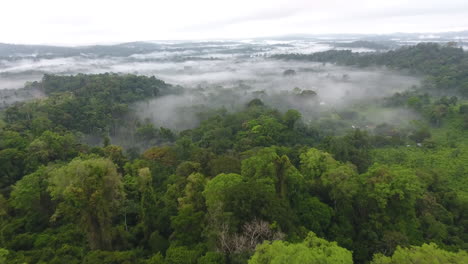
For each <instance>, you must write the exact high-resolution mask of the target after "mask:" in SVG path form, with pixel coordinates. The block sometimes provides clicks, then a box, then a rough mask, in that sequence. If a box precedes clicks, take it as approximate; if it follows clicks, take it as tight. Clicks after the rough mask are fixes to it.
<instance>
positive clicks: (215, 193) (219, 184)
mask: <svg viewBox="0 0 468 264" xmlns="http://www.w3.org/2000/svg"><path fill="white" fill-rule="evenodd" d="M240 182H242V177H241V176H240V175H239V174H235V173H230V174H224V173H223V174H220V175H218V176H216V177H214V178H213V179H211V180H210V181H208V183H207V184H206V187H205V190H204V191H203V195H204V196H205V199H206V206H207V208H208V212H212V213H215V212H217V211H219V210H222V208H223V206H224V205H223V200H224V192H225V190H227V189H229V188H230V187H232V186H235V185H237V184H238V183H240Z"/></svg>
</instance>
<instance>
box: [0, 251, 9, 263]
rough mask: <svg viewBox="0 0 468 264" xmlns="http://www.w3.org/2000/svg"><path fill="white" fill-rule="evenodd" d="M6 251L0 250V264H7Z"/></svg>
mask: <svg viewBox="0 0 468 264" xmlns="http://www.w3.org/2000/svg"><path fill="white" fill-rule="evenodd" d="M7 256H8V250H6V249H4V248H0V264H7V261H6V260H7Z"/></svg>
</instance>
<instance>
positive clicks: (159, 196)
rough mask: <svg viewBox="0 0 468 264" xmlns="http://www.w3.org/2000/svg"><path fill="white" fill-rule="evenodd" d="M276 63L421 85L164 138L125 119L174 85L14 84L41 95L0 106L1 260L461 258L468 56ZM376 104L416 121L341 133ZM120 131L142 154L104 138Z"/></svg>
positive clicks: (443, 51) (213, 115)
mask: <svg viewBox="0 0 468 264" xmlns="http://www.w3.org/2000/svg"><path fill="white" fill-rule="evenodd" d="M272 59H282V60H301V61H311V62H321V63H334V64H338V65H348V66H353V67H388V68H391V69H393V70H398V71H407V72H409V73H411V74H414V75H418V76H422V77H423V78H424V81H423V82H421V84H420V85H419V86H417V87H413V88H412V89H410V90H407V91H404V92H399V93H395V94H394V95H392V96H388V97H385V98H382V99H378V100H377V101H373V102H369V103H364V102H363V103H362V104H361V105H357V106H353V107H352V108H350V109H347V110H340V111H332V112H330V113H323V114H322V115H321V116H318V117H317V118H314V119H312V120H311V121H305V120H306V119H305V118H304V116H303V114H302V113H301V112H300V111H298V110H295V109H290V110H288V111H279V110H277V109H276V108H275V105H268V104H266V103H265V102H264V101H262V100H261V99H260V98H252V100H250V101H249V102H248V103H247V104H246V105H244V106H243V107H242V109H241V110H239V111H227V110H226V109H224V108H220V109H209V110H208V109H207V110H206V111H205V112H203V113H200V117H201V119H202V121H201V122H200V124H199V125H198V126H197V127H195V128H193V129H189V130H183V131H175V130H170V129H168V128H165V127H157V126H155V125H154V124H152V123H151V122H148V121H147V120H138V118H136V117H135V116H134V115H132V111H134V104H135V103H137V102H141V101H145V100H149V99H151V98H157V97H160V96H163V95H167V94H177V93H181V89H183V88H182V87H179V86H173V85H170V84H167V83H165V82H163V81H162V80H159V79H157V78H155V77H146V76H139V75H132V74H125V75H124V74H111V73H106V74H94V75H91V74H90V75H85V74H78V75H73V76H59V75H45V76H44V77H43V78H42V80H41V81H39V82H32V83H28V84H27V87H25V89H36V90H38V91H40V92H41V93H43V94H44V96H43V97H42V98H39V99H35V100H30V101H26V102H21V103H16V104H13V105H11V106H9V107H7V108H5V109H3V110H2V111H1V112H0V118H1V119H0V263H2V264H3V263H12V264H23V263H28V264H35V263H37V264H39V263H41V264H43V263H50V264H56V263H57V264H58V263H68V264H78V263H86V264H88V263H103V264H124V263H125V264H129V263H136V264H139V263H140V264H185V263H186V264H209V263H210V264H211V263H213V264H214V263H226V264H237V263H239V264H240V263H249V264H267V263H330V264H331V263H343V264H348V263H349V264H351V263H373V264H390V263H392V264H393V263H395V264H396V263H399V264H400V263H468V253H467V252H466V251H467V250H468V166H467V164H468V101H467V96H468V70H467V69H468V54H467V53H466V52H464V51H463V50H462V49H461V48H457V47H455V46H454V45H452V44H449V45H439V44H431V43H429V44H418V45H416V46H410V47H403V48H400V49H397V50H392V51H388V52H379V53H363V54H362V53H353V52H351V51H338V50H332V51H326V52H320V53H314V54H310V55H304V54H281V55H275V56H274V57H273V58H272ZM294 92H295V93H296V97H297V100H302V99H301V97H302V98H303V97H314V96H316V94H315V92H314V91H311V90H304V91H297V90H296V91H294ZM376 108H379V109H407V110H411V111H412V112H414V113H417V114H418V116H420V119H419V120H414V121H412V122H409V124H391V123H385V122H382V123H376V124H374V125H372V126H362V127H357V126H354V125H353V126H352V127H351V124H354V123H356V122H358V120H359V119H360V117H361V116H362V115H363V113H365V112H373V111H376ZM155 114H157V113H155ZM122 129H124V130H127V131H129V132H128V137H129V138H130V137H131V138H132V142H133V141H134V142H135V146H138V148H137V147H133V148H132V147H125V148H124V147H122V146H120V145H118V143H116V140H115V138H116V135H117V134H118V133H119V131H121V130H122ZM90 137H92V138H94V140H89V138H90ZM96 139H97V140H96Z"/></svg>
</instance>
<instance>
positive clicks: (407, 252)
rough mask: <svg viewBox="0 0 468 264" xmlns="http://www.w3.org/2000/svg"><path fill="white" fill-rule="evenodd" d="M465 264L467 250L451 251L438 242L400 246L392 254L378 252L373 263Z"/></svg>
mask: <svg viewBox="0 0 468 264" xmlns="http://www.w3.org/2000/svg"><path fill="white" fill-rule="evenodd" d="M412 263H418V264H445V263H451V264H465V263H468V253H466V251H459V252H449V251H445V250H443V249H440V248H438V247H437V245H436V244H434V243H431V244H423V245H422V246H420V247H417V246H412V247H409V248H401V247H398V248H397V250H396V251H395V253H393V255H392V256H390V257H387V256H384V255H382V254H376V255H375V256H374V259H373V260H372V262H371V264H412Z"/></svg>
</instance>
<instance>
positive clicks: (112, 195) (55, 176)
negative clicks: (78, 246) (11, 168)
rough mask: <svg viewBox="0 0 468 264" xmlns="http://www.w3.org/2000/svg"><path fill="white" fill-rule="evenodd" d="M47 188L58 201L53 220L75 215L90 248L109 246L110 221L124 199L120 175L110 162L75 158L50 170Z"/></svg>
mask: <svg viewBox="0 0 468 264" xmlns="http://www.w3.org/2000/svg"><path fill="white" fill-rule="evenodd" d="M49 191H50V194H51V196H52V198H53V199H54V200H57V201H58V202H59V206H58V208H57V210H56V212H55V214H54V218H55V219H57V218H58V217H59V216H61V215H63V216H65V217H68V219H74V218H75V217H77V216H78V217H77V220H78V224H80V225H82V226H83V227H84V228H85V230H86V233H87V236H88V242H89V246H90V247H91V248H92V249H110V248H111V247H112V245H111V241H112V237H111V235H112V231H111V227H112V220H113V217H114V216H116V215H117V213H118V210H119V206H120V205H121V203H122V201H123V199H124V192H123V184H122V178H121V176H120V175H119V174H118V173H117V169H116V167H115V165H114V164H113V163H112V161H110V160H108V159H104V158H89V159H82V158H77V159H74V160H73V161H71V162H70V163H68V164H67V165H65V166H63V167H61V168H58V169H56V170H54V171H52V172H51V176H50V186H49Z"/></svg>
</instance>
